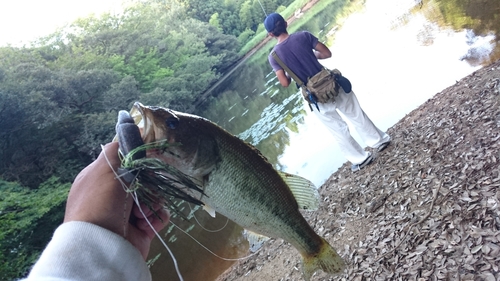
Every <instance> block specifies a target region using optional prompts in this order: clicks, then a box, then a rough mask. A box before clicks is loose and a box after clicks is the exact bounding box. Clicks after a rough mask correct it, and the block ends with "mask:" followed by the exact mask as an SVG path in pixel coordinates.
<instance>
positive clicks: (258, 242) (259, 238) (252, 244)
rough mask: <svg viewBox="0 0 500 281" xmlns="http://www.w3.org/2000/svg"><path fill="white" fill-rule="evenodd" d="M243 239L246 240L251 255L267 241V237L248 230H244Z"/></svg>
mask: <svg viewBox="0 0 500 281" xmlns="http://www.w3.org/2000/svg"><path fill="white" fill-rule="evenodd" d="M244 235H245V237H246V238H247V240H248V244H249V248H250V251H251V252H252V253H255V252H257V250H259V249H260V248H261V247H262V244H264V242H266V241H267V240H269V237H267V236H264V235H261V234H258V233H255V232H253V231H250V230H248V229H245V234H244Z"/></svg>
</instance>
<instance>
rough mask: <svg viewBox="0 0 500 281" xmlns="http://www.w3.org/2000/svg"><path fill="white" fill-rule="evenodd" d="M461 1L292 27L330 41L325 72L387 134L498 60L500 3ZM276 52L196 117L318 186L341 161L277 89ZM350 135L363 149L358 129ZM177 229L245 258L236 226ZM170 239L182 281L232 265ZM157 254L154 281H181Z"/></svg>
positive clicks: (367, 8) (375, 9)
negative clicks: (342, 81)
mask: <svg viewBox="0 0 500 281" xmlns="http://www.w3.org/2000/svg"><path fill="white" fill-rule="evenodd" d="M462 2H464V1H459V0H433V1H424V2H423V3H422V4H423V5H420V3H421V1H415V0H386V1H376V0H367V1H366V3H365V4H364V5H363V6H361V7H362V8H361V9H359V10H358V11H356V12H354V13H353V14H351V15H349V17H348V18H347V19H346V20H342V22H341V25H337V23H336V22H335V20H334V19H335V18H337V20H339V19H342V18H341V14H342V13H341V11H342V10H341V6H342V5H344V4H348V5H352V6H351V7H354V5H356V4H359V2H357V1H355V2H351V1H340V2H339V1H331V3H335V4H332V5H329V6H327V7H326V8H324V9H323V10H322V11H320V12H319V13H318V14H317V15H315V16H313V17H312V19H311V20H307V17H306V16H303V18H301V19H300V20H298V21H296V22H295V23H294V29H299V30H301V29H306V30H309V31H311V32H313V33H315V34H319V36H320V39H321V40H322V41H325V42H328V43H327V45H329V46H330V48H331V50H332V53H333V56H332V58H330V59H328V60H324V61H323V63H324V65H325V66H327V67H329V68H338V69H340V70H341V71H342V73H343V74H344V75H345V76H346V77H348V78H349V79H350V80H351V82H352V83H353V90H354V91H355V92H356V95H357V97H358V99H359V101H360V103H361V106H362V107H363V109H364V110H365V111H366V113H367V114H368V116H370V118H371V119H372V120H373V121H374V123H375V124H376V125H377V126H378V127H379V128H381V129H382V130H386V129H387V128H389V127H390V126H392V125H393V124H395V123H396V122H397V121H398V120H400V119H401V118H402V117H404V116H405V115H406V114H408V113H409V112H410V111H412V110H414V109H415V108H417V107H418V106H419V105H420V104H422V103H423V102H425V101H426V100H427V99H429V98H431V97H432V96H434V95H435V94H436V93H438V92H439V91H441V90H443V89H445V88H446V87H448V86H450V85H452V84H454V83H455V82H456V81H457V80H459V79H461V78H462V77H464V76H466V75H468V74H470V73H471V72H473V71H474V70H476V69H478V68H479V67H481V66H482V65H485V64H489V63H490V62H493V61H495V60H497V59H500V47H499V44H498V40H499V28H500V17H498V16H496V15H495V11H498V10H499V9H500V2H499V1H498V0H471V1H465V2H466V3H465V2H464V3H462ZM339 3H340V4H342V5H340V6H339ZM271 43H272V44H274V43H275V42H271ZM272 44H269V45H267V46H265V47H264V48H263V49H262V50H261V51H259V52H257V53H256V54H255V55H254V56H253V57H252V58H251V59H249V60H248V61H247V62H246V63H245V64H244V65H242V66H240V67H239V68H238V69H236V70H235V71H234V73H233V74H232V75H231V76H229V78H227V79H226V80H225V81H223V82H222V83H221V84H220V85H219V86H218V87H217V88H216V89H215V90H214V91H213V93H214V95H213V96H212V97H210V98H208V99H207V100H206V101H205V102H204V103H203V104H201V106H200V107H199V108H198V110H197V112H196V114H198V115H201V116H204V117H206V118H208V119H210V120H213V121H214V122H216V123H217V124H219V125H220V126H222V127H223V128H225V129H226V130H228V131H229V132H231V133H233V134H235V135H238V136H239V137H240V138H242V139H244V140H245V141H247V142H249V143H251V144H253V145H255V146H256V147H257V148H258V149H259V150H260V151H261V152H262V153H263V154H264V155H265V156H266V157H267V158H268V159H269V161H270V162H271V163H273V164H274V165H275V166H276V167H277V169H279V170H284V171H287V172H290V173H294V174H298V175H301V176H304V177H306V178H308V179H310V180H312V181H313V182H314V183H315V184H316V185H317V186H320V185H321V184H322V183H323V182H324V181H325V180H326V179H327V178H328V177H329V176H330V175H331V174H332V173H333V172H334V171H335V170H336V169H338V167H340V166H341V165H342V164H343V163H344V162H345V159H343V157H342V156H341V154H340V150H339V148H338V146H337V145H336V144H335V142H334V140H333V138H332V137H331V136H330V134H329V133H328V131H327V130H326V128H324V127H323V125H322V124H321V123H320V122H319V121H318V120H316V118H315V117H314V116H313V115H312V114H310V113H309V109H308V107H307V106H306V105H305V104H304V103H303V101H302V99H301V97H300V94H298V92H297V89H296V88H294V87H289V88H282V87H281V86H279V82H278V81H277V80H276V77H275V75H274V73H273V72H272V69H271V67H270V66H269V64H268V62H267V54H268V53H269V51H270V49H271V48H272ZM353 135H354V136H355V138H356V139H357V140H358V141H360V143H362V142H361V140H360V138H359V137H357V135H356V132H355V131H354V132H353ZM196 215H197V217H198V219H199V220H200V222H201V224H202V225H206V226H205V228H209V229H215V228H217V227H219V226H220V225H221V224H224V223H225V222H226V219H225V218H224V217H222V216H218V217H217V218H216V219H215V220H214V219H212V218H210V217H208V216H206V214H205V213H204V212H197V213H196ZM176 221H178V220H177V219H176ZM178 223H179V224H180V225H181V226H180V227H181V228H182V229H191V230H190V232H189V233H190V235H192V236H194V237H196V239H197V240H201V242H202V243H203V244H204V245H208V246H209V247H210V249H212V250H213V251H215V252H217V254H218V255H220V256H224V257H236V256H244V255H246V250H247V248H246V247H247V244H246V243H244V242H243V241H244V240H242V236H241V228H239V227H238V226H237V225H235V224H234V223H232V222H229V223H228V225H227V226H226V227H225V228H224V231H221V232H216V233H212V232H207V231H206V230H204V229H203V228H201V227H199V226H198V224H197V223H196V222H193V221H190V222H178ZM172 237H175V239H177V240H176V242H175V243H168V245H169V246H170V247H171V248H173V251H174V254H175V255H176V257H177V258H178V260H179V264H180V266H181V267H182V269H181V270H182V271H183V272H184V273H185V274H184V275H185V280H213V278H215V277H214V276H216V275H217V274H219V273H220V271H222V270H224V269H225V268H227V267H228V266H229V265H230V264H231V262H229V261H222V260H221V259H219V258H216V257H215V256H214V255H212V254H210V253H208V252H207V251H205V250H203V249H202V248H201V247H200V246H199V245H198V244H196V243H194V242H193V241H192V239H191V238H189V237H188V236H186V235H185V234H184V233H182V232H180V231H177V230H174V232H173V233H171V234H168V235H167V237H166V238H167V239H169V238H172ZM155 243H158V242H157V241H156V242H155ZM153 248H154V250H153V251H152V256H153V257H154V256H156V254H158V252H159V251H161V252H162V255H161V256H160V258H159V259H158V260H157V261H156V263H155V265H154V266H153V267H152V272H153V278H154V280H176V278H175V277H172V276H175V275H172V274H170V275H166V274H168V273H172V271H173V265H172V263H171V261H170V258H169V257H168V254H167V253H166V251H165V250H161V249H162V246H161V245H159V244H155V245H154V247H153ZM207 264H208V266H207ZM207 269H212V270H207ZM167 276H168V277H167ZM202 276H203V278H202ZM212 277H213V278H212Z"/></svg>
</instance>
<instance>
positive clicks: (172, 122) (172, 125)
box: [165, 117, 179, 129]
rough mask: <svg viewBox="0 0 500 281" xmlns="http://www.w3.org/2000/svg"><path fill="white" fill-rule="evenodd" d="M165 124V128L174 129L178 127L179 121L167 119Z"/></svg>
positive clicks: (173, 118) (171, 118)
mask: <svg viewBox="0 0 500 281" xmlns="http://www.w3.org/2000/svg"><path fill="white" fill-rule="evenodd" d="M165 123H166V124H167V127H169V128H170V129H176V128H177V126H179V119H177V118H175V117H168V118H167V120H166V121H165Z"/></svg>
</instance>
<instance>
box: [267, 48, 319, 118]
mask: <svg viewBox="0 0 500 281" xmlns="http://www.w3.org/2000/svg"><path fill="white" fill-rule="evenodd" d="M271 55H272V56H273V58H274V59H275V60H276V62H278V64H279V65H280V66H281V67H283V69H284V70H285V71H286V72H287V73H288V74H290V76H291V77H292V78H293V80H294V81H295V82H296V83H297V84H298V85H299V87H300V88H303V90H304V91H306V93H308V97H309V99H306V100H307V104H308V105H309V108H310V109H311V111H313V109H312V106H311V102H312V103H314V105H316V108H317V109H318V111H319V107H318V102H317V101H316V100H314V99H313V98H312V97H311V96H313V95H312V94H311V93H310V92H309V90H308V89H307V88H306V85H305V84H304V82H302V80H300V78H299V77H297V75H295V73H293V71H292V70H291V69H290V68H288V66H286V64H285V63H283V61H282V60H281V59H280V58H279V57H278V54H276V51H273V52H272V53H271Z"/></svg>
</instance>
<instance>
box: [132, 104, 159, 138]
mask: <svg viewBox="0 0 500 281" xmlns="http://www.w3.org/2000/svg"><path fill="white" fill-rule="evenodd" d="M145 109H146V106H144V105H143V104H142V103H140V102H135V103H134V105H133V106H132V109H131V110H130V116H131V117H132V119H134V123H135V125H137V127H138V128H139V131H140V132H141V138H142V140H143V141H144V143H151V142H153V141H155V139H154V138H155V134H154V128H153V120H151V119H150V118H149V117H148V115H147V113H146V110H145Z"/></svg>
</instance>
